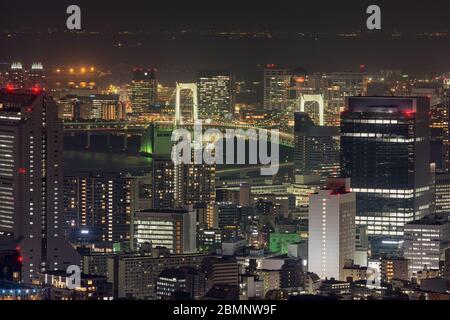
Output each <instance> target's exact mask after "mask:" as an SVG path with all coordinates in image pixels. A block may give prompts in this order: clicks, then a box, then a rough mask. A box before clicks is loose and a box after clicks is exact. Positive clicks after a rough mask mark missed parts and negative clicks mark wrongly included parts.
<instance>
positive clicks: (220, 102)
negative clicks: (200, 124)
mask: <svg viewBox="0 0 450 320" xmlns="http://www.w3.org/2000/svg"><path fill="white" fill-rule="evenodd" d="M197 88H198V99H199V101H198V103H199V106H198V107H199V113H200V115H202V116H206V117H207V116H210V115H219V116H222V117H223V116H225V115H226V114H228V113H231V112H232V108H233V102H234V97H233V77H232V75H231V73H230V72H229V71H201V72H200V73H199V75H198V79H197Z"/></svg>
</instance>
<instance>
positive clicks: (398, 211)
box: [341, 97, 431, 237]
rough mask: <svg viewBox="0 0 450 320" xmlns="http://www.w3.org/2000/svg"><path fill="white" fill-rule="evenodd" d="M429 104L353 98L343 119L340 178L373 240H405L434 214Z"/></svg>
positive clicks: (399, 99)
mask: <svg viewBox="0 0 450 320" xmlns="http://www.w3.org/2000/svg"><path fill="white" fill-rule="evenodd" d="M428 125H429V100H428V99H427V98H424V97H414V98H413V97H351V98H349V100H348V106H347V108H346V110H345V111H344V112H343V113H342V114H341V175H342V176H344V177H350V178H351V182H352V191H353V192H355V193H356V194H357V196H356V197H357V212H358V216H357V217H356V222H357V224H359V225H367V226H368V234H369V236H375V235H380V236H388V237H401V236H403V226H404V225H405V223H407V222H410V221H412V220H417V219H420V218H422V217H423V216H425V215H428V214H429V213H430V201H431V199H430V163H429V162H430V143H429V127H428Z"/></svg>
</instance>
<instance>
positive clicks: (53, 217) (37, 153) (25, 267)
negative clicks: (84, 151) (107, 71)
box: [0, 90, 80, 282]
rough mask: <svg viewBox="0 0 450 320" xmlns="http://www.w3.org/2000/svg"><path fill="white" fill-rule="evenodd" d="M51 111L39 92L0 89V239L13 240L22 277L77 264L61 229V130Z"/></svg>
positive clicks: (27, 278) (48, 100)
mask: <svg viewBox="0 0 450 320" xmlns="http://www.w3.org/2000/svg"><path fill="white" fill-rule="evenodd" d="M57 114H58V111H57V107H56V104H55V103H54V102H53V100H52V99H51V98H50V97H49V96H47V95H45V94H43V93H38V92H33V93H30V92H27V91H19V90H13V91H12V90H6V91H0V238H9V240H15V241H16V242H18V248H19V250H20V254H21V257H22V279H23V281H24V282H31V281H32V280H33V279H36V278H37V276H38V273H39V272H45V271H50V270H65V268H67V266H68V265H72V264H79V263H80V258H79V256H78V254H77V253H76V252H75V250H73V248H72V247H71V246H70V245H69V243H68V242H66V241H65V239H64V234H63V216H62V212H63V207H62V206H63V132H62V123H61V122H60V121H59V120H58V118H57ZM0 241H2V240H0Z"/></svg>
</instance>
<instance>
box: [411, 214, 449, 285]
mask: <svg viewBox="0 0 450 320" xmlns="http://www.w3.org/2000/svg"><path fill="white" fill-rule="evenodd" d="M404 230H405V235H404V244H403V250H404V257H405V259H408V260H409V262H408V273H409V277H412V276H414V275H415V274H417V272H419V271H422V270H424V268H425V267H426V268H427V269H428V270H437V269H439V261H440V260H441V259H442V260H444V257H443V256H444V250H445V248H446V246H447V245H448V244H449V243H450V222H449V221H448V220H446V219H436V218H434V217H433V216H428V217H425V218H422V219H420V220H416V221H412V222H410V223H407V224H405V229H404Z"/></svg>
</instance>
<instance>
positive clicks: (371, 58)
mask: <svg viewBox="0 0 450 320" xmlns="http://www.w3.org/2000/svg"><path fill="white" fill-rule="evenodd" d="M69 4H78V5H79V6H80V7H81V9H82V27H83V29H84V30H85V31H86V32H100V34H98V35H89V36H87V35H76V34H73V33H64V30H65V22H66V17H67V15H66V13H65V11H66V7H67V6H68V5H69ZM369 4H378V5H379V6H380V7H381V8H382V28H383V30H382V32H371V33H367V34H366V35H365V36H364V37H359V38H342V37H336V34H338V33H340V32H352V31H358V30H361V31H364V32H366V30H365V25H366V18H367V15H366V13H365V10H366V8H367V6H368V5H369ZM0 15H1V19H0V30H2V31H10V32H11V31H12V32H17V31H22V32H25V34H16V35H15V36H14V37H12V38H7V37H6V36H5V33H3V34H2V35H1V36H0V48H1V51H0V62H4V63H6V62H9V61H11V60H22V61H23V62H25V63H29V62H32V61H33V60H40V61H43V62H44V63H45V64H47V65H68V64H73V65H81V64H96V65H99V66H101V67H102V68H114V66H117V65H120V64H126V65H142V66H148V67H157V68H158V69H159V70H160V77H161V79H162V80H163V81H167V82H172V81H174V80H175V79H177V80H183V81H184V80H190V79H191V78H192V77H193V76H194V74H195V73H196V71H197V70H198V69H202V68H227V69H231V70H232V71H235V73H236V74H237V75H238V76H239V75H242V76H245V77H253V78H255V79H256V78H258V76H259V74H260V71H261V70H260V69H261V66H262V65H264V64H266V63H276V64H279V65H283V66H286V67H303V68H305V69H307V70H309V71H332V70H353V69H357V67H358V66H359V65H360V64H366V65H367V68H368V70H369V71H376V70H378V69H380V68H399V69H404V70H405V71H408V72H421V73H424V72H425V73H428V72H429V73H431V72H444V71H448V70H450V59H449V57H450V37H440V38H430V37H426V38H423V37H417V36H413V35H414V34H417V33H421V32H434V31H450V1H448V0H433V1H406V0H399V1H395V0H390V1H365V0H347V1H345V0H341V1H324V0H314V1H313V0H309V1H303V0H297V1H270V2H269V1H253V0H241V1H234V0H230V1H225V0H222V1H218V0H214V1H212V0H210V1H198V0H193V1H191V3H187V2H182V1H153V0H146V1H144V0H140V1H137V0H127V1H103V0H95V1H92V0H91V1H79V0H78V1H73V0H72V1H65V0H58V1H21V2H20V3H18V2H14V1H4V0H1V2H0ZM49 29H50V30H52V34H48V30H49ZM181 30H189V31H194V33H193V34H185V35H181V34H177V32H179V31H181ZM233 30H234V31H236V30H240V31H268V32H273V33H274V35H275V36H274V37H273V38H271V39H267V38H254V39H252V38H250V39H229V38H226V37H222V38H218V37H213V36H206V35H204V34H203V35H202V33H204V32H205V31H210V32H227V31H233ZM120 31H132V32H133V31H134V32H136V31H141V32H143V34H142V35H133V36H124V35H120V34H119V33H118V32H120ZM392 31H400V32H402V34H403V36H402V37H401V38H393V37H392V36H390V35H387V34H386V33H387V32H392ZM168 32H171V33H168ZM299 32H306V33H312V32H314V33H319V35H318V36H317V37H312V38H311V37H308V38H299V37H298V36H297V34H298V33H299ZM144 33H145V35H144ZM148 33H151V34H148ZM174 33H175V35H174ZM118 43H121V44H122V46H121V47H118V46H117V44H118Z"/></svg>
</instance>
